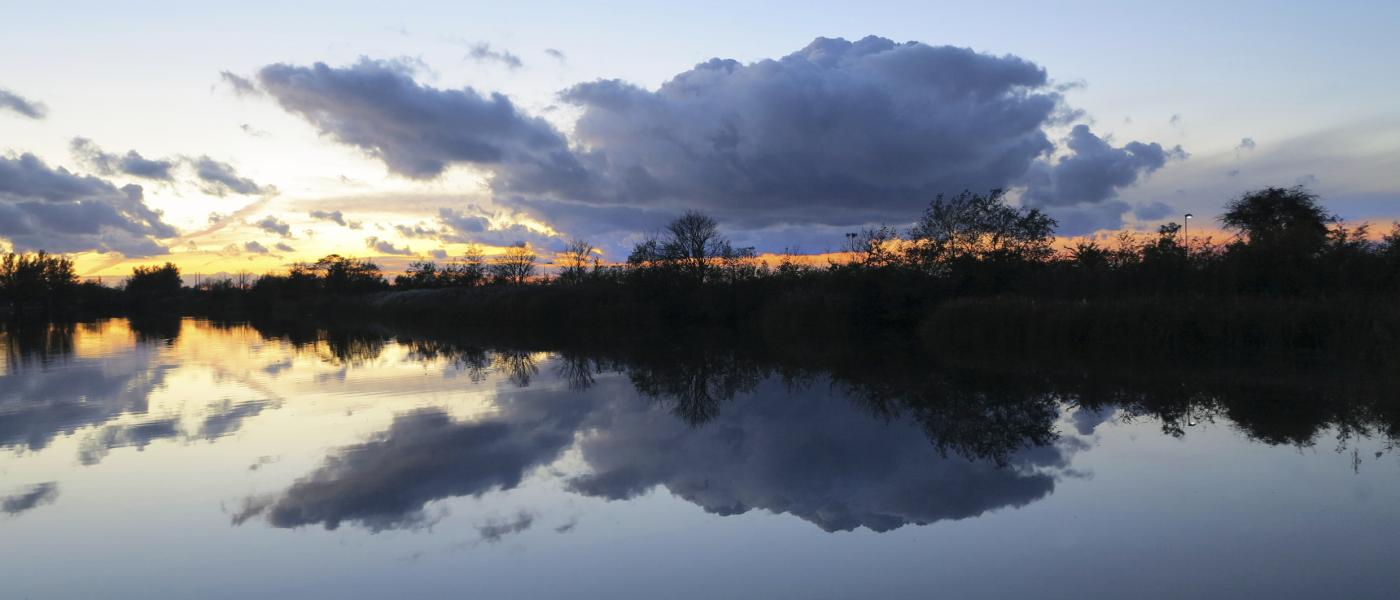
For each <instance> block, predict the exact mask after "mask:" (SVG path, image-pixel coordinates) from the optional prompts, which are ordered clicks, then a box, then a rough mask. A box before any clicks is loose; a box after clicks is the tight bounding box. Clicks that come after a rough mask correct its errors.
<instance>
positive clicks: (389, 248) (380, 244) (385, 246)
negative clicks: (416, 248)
mask: <svg viewBox="0 0 1400 600" xmlns="http://www.w3.org/2000/svg"><path fill="white" fill-rule="evenodd" d="M365 247H366V248H369V249H370V250H374V251H375V252H378V253H380V254H392V255H397V256H413V250H410V249H409V248H408V247H407V246H405V247H403V248H400V247H398V246H395V245H393V244H391V243H389V241H388V240H381V239H379V238H377V237H374V236H370V237H367V238H365Z"/></svg>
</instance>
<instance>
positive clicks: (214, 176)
mask: <svg viewBox="0 0 1400 600" xmlns="http://www.w3.org/2000/svg"><path fill="white" fill-rule="evenodd" d="M190 165H191V166H193V167H194V174H195V177H198V178H199V181H200V182H202V189H203V190H204V192H205V193H208V194H213V195H215V196H226V195H228V194H245V195H246V194H266V193H269V192H272V191H273V189H274V188H272V187H271V186H262V185H258V184H257V183H256V182H254V181H253V180H251V179H248V178H246V177H240V176H239V175H238V171H237V170H236V169H234V168H233V165H230V164H228V163H226V162H219V161H217V160H214V159H212V158H209V157H208V156H200V157H198V158H191V159H190Z"/></svg>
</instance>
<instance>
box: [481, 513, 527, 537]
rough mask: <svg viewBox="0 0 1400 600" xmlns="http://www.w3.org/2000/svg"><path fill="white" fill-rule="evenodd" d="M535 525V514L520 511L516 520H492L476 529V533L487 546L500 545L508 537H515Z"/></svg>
mask: <svg viewBox="0 0 1400 600" xmlns="http://www.w3.org/2000/svg"><path fill="white" fill-rule="evenodd" d="M534 524H535V515H534V513H531V512H528V511H523V510H522V511H520V512H519V513H517V514H516V515H515V518H514V519H511V520H509V521H506V520H502V519H490V520H488V521H486V523H485V524H483V525H480V526H478V527H477V528H476V532H477V534H478V535H480V536H481V538H480V541H481V542H483V543H487V544H496V543H499V542H500V541H501V540H502V539H504V538H505V537H506V536H508V535H515V534H518V533H521V532H523V531H525V530H526V529H529V528H530V526H532V525H534Z"/></svg>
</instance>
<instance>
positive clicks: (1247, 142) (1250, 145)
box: [1235, 138, 1258, 152]
mask: <svg viewBox="0 0 1400 600" xmlns="http://www.w3.org/2000/svg"><path fill="white" fill-rule="evenodd" d="M1257 146H1258V144H1256V143H1254V138H1240V145H1238V146H1235V152H1245V151H1249V150H1253V149H1254V148H1256V147H1257Z"/></svg>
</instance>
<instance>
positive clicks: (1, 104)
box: [0, 88, 49, 119]
mask: <svg viewBox="0 0 1400 600" xmlns="http://www.w3.org/2000/svg"><path fill="white" fill-rule="evenodd" d="M0 108H8V109H10V110H12V111H14V112H16V113H19V114H21V115H23V116H26V117H29V118H31V119H42V118H44V117H45V116H48V113H49V109H48V108H47V107H45V106H44V105H43V103H40V102H35V101H33V100H28V99H26V98H24V97H22V96H20V95H19V94H16V93H14V92H11V91H9V90H6V89H3V88H0Z"/></svg>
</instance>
